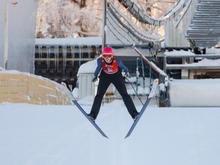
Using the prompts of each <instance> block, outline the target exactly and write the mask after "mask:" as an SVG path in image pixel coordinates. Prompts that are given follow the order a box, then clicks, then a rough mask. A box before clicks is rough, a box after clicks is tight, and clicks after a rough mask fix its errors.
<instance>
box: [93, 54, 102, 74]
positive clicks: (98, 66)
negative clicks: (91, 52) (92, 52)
mask: <svg viewBox="0 0 220 165" xmlns="http://www.w3.org/2000/svg"><path fill="white" fill-rule="evenodd" d="M101 69H102V64H101V58H98V59H97V67H96V69H95V72H94V76H98V74H99V72H100V71H101Z"/></svg>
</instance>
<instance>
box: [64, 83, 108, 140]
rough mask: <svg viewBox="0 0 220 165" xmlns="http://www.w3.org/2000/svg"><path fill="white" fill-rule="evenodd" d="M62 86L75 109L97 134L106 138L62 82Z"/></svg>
mask: <svg viewBox="0 0 220 165" xmlns="http://www.w3.org/2000/svg"><path fill="white" fill-rule="evenodd" d="M61 84H62V85H63V86H64V89H65V91H66V93H67V95H68V96H69V97H70V99H71V100H72V102H73V103H74V104H75V105H76V106H77V108H78V109H79V110H80V111H81V112H82V114H83V115H84V116H85V117H86V118H87V119H88V120H89V121H90V123H91V124H92V125H93V126H94V127H95V128H96V129H97V130H98V131H99V133H100V134H101V135H102V136H103V137H105V138H108V136H106V134H105V133H104V132H103V131H102V130H101V128H99V126H98V125H97V124H96V123H95V121H93V120H92V119H91V118H90V117H89V116H88V115H87V113H86V112H85V110H84V109H83V108H82V107H81V105H80V104H79V103H78V102H77V101H76V99H75V98H74V97H73V95H72V93H71V92H70V91H69V89H68V88H67V86H66V84H65V83H64V82H62V83H61Z"/></svg>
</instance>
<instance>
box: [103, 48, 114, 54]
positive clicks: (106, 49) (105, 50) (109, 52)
mask: <svg viewBox="0 0 220 165" xmlns="http://www.w3.org/2000/svg"><path fill="white" fill-rule="evenodd" d="M104 54H110V55H114V53H113V50H112V48H111V47H105V48H104V49H103V50H102V55H104Z"/></svg>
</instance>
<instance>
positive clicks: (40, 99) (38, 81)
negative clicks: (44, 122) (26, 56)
mask: <svg viewBox="0 0 220 165" xmlns="http://www.w3.org/2000/svg"><path fill="white" fill-rule="evenodd" d="M3 102H10V103H30V104H40V105H41V104H43V105H45V104H46V105H47V104H52V105H71V104H72V101H71V100H70V98H69V97H68V95H67V94H66V92H65V90H64V88H63V87H62V86H61V85H60V84H58V83H56V82H53V81H51V80H49V79H46V78H43V77H41V76H35V75H32V74H28V73H22V72H18V71H4V70H3V71H0V103H3Z"/></svg>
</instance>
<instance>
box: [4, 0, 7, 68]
mask: <svg viewBox="0 0 220 165" xmlns="http://www.w3.org/2000/svg"><path fill="white" fill-rule="evenodd" d="M4 23H5V37H4V69H7V62H8V0H6V1H5V21H4Z"/></svg>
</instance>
